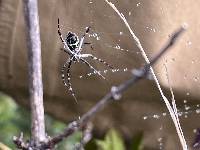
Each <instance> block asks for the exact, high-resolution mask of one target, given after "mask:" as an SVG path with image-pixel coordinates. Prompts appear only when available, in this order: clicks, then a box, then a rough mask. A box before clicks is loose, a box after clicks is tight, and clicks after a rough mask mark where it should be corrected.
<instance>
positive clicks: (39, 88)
mask: <svg viewBox="0 0 200 150" xmlns="http://www.w3.org/2000/svg"><path fill="white" fill-rule="evenodd" d="M37 5H38V3H37V0H24V13H25V22H26V26H27V43H28V71H29V92H30V103H31V115H32V116H31V119H32V126H31V135H32V140H33V141H34V142H35V143H36V145H37V143H39V142H42V141H45V125H44V107H43V85H42V66H41V43H40V30H39V17H38V6H37Z"/></svg>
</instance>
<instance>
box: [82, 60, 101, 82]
mask: <svg viewBox="0 0 200 150" xmlns="http://www.w3.org/2000/svg"><path fill="white" fill-rule="evenodd" d="M80 60H81V61H82V62H83V63H85V64H86V65H87V66H88V67H89V68H90V69H91V70H92V71H93V72H95V73H97V74H98V75H99V76H101V77H102V78H103V79H105V77H104V76H103V75H102V74H101V73H100V72H99V71H97V70H96V69H95V68H94V67H93V66H92V65H91V64H90V63H89V62H88V61H87V60H85V59H83V58H80Z"/></svg>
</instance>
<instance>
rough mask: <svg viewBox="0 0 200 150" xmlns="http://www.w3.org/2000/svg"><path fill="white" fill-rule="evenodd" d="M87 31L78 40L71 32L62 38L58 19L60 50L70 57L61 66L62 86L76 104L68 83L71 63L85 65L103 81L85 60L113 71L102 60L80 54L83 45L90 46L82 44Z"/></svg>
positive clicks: (70, 85)
mask: <svg viewBox="0 0 200 150" xmlns="http://www.w3.org/2000/svg"><path fill="white" fill-rule="evenodd" d="M89 30H90V27H86V31H85V33H84V34H83V35H82V37H81V38H80V39H79V37H78V36H77V35H76V34H75V33H73V32H71V31H69V32H68V33H67V35H66V37H65V38H63V36H62V33H61V28H60V23H59V18H58V35H59V37H60V40H61V41H62V43H63V45H64V48H63V49H62V50H64V52H66V53H67V54H68V55H69V56H70V57H69V59H68V60H67V61H66V62H65V63H64V64H63V66H62V69H61V76H62V80H63V83H64V86H66V87H68V90H69V92H70V94H71V95H72V96H73V98H74V99H75V101H76V102H77V98H76V96H75V93H74V91H73V89H72V84H71V81H70V80H71V74H70V69H71V65H72V63H73V62H74V63H76V62H81V63H84V64H86V65H87V66H88V67H89V68H90V69H91V70H92V71H93V72H94V73H97V74H98V75H99V76H100V77H102V78H103V79H105V77H104V76H103V75H102V74H101V73H100V72H99V71H97V70H96V69H95V68H94V67H93V66H92V65H91V64H90V63H89V62H88V61H87V60H86V58H91V59H93V60H97V61H98V62H100V63H103V64H104V65H105V66H107V67H108V68H110V69H113V67H112V66H111V65H109V64H108V63H107V62H105V61H104V60H102V59H100V58H97V57H95V56H93V55H92V54H82V53H81V51H82V47H83V45H84V44H91V43H87V42H84V39H85V36H86V34H88V32H89ZM65 70H66V71H67V72H66V75H67V76H66V77H65V73H64V72H65Z"/></svg>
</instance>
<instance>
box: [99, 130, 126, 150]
mask: <svg viewBox="0 0 200 150" xmlns="http://www.w3.org/2000/svg"><path fill="white" fill-rule="evenodd" d="M96 144H97V146H98V149H99V150H125V146H124V142H123V139H122V137H121V135H120V134H119V133H118V132H117V131H116V130H114V129H111V130H110V131H109V132H108V133H107V134H106V136H105V139H104V140H96Z"/></svg>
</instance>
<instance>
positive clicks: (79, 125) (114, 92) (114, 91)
mask: <svg viewBox="0 0 200 150" xmlns="http://www.w3.org/2000/svg"><path fill="white" fill-rule="evenodd" d="M178 31H181V32H182V31H183V30H178ZM181 32H175V33H174V35H175V36H172V38H171V39H170V42H169V43H168V44H167V45H166V46H165V47H163V48H162V49H161V51H160V52H159V54H157V55H156V56H155V57H153V59H152V61H150V64H151V65H154V64H155V63H156V62H157V61H158V59H159V58H160V57H161V56H162V55H163V54H164V51H166V50H168V49H169V47H171V46H169V44H170V43H173V44H174V41H175V40H176V38H174V37H178V36H179V35H180V33H181ZM149 69H150V66H149V64H146V65H145V66H143V67H142V68H140V69H139V70H138V71H137V72H139V74H138V73H137V74H133V77H132V78H130V79H129V80H127V81H125V82H124V83H122V84H120V85H119V86H114V87H112V88H111V91H110V92H109V93H107V94H106V95H105V96H104V97H103V98H102V99H101V100H100V101H99V102H98V103H97V104H96V105H95V106H93V107H92V108H91V109H90V110H89V111H88V112H87V113H85V114H84V115H83V116H82V117H81V118H80V119H79V120H77V121H74V122H72V123H70V124H69V125H68V127H67V128H66V129H65V130H64V131H63V132H62V133H60V134H59V135H57V136H55V137H53V138H51V139H50V140H49V141H48V142H47V143H45V144H43V148H52V147H54V146H55V145H56V144H57V143H59V142H61V141H62V140H63V139H64V138H67V137H68V136H70V135H72V134H73V133H74V132H76V131H78V130H81V129H83V128H84V127H85V126H86V125H87V123H88V121H90V120H91V119H92V118H93V117H94V116H95V115H96V114H97V113H98V112H99V111H101V110H102V109H103V108H104V107H105V106H106V105H108V104H109V103H110V102H112V101H113V100H119V99H120V98H121V94H122V93H123V92H124V91H126V90H127V89H128V88H130V87H131V86H133V85H135V84H136V83H137V82H138V81H139V80H141V79H143V78H145V77H146V76H147V75H148V72H149Z"/></svg>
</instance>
